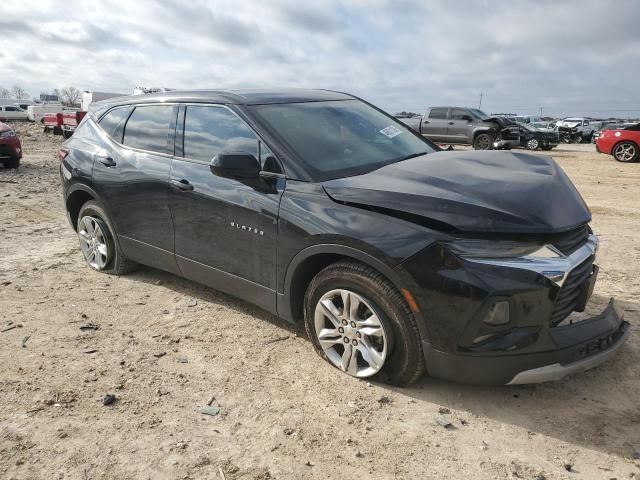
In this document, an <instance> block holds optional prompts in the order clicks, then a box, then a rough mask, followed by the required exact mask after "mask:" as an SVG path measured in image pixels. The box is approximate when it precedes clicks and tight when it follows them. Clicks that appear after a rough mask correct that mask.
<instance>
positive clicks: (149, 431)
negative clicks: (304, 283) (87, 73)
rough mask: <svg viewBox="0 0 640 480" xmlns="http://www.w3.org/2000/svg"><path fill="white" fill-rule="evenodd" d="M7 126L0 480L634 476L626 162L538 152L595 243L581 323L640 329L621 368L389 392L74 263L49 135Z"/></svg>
mask: <svg viewBox="0 0 640 480" xmlns="http://www.w3.org/2000/svg"><path fill="white" fill-rule="evenodd" d="M17 128H18V131H19V134H20V136H21V138H22V141H23V147H24V152H25V156H24V159H23V161H22V166H21V167H20V169H19V170H18V171H17V172H16V171H7V170H3V169H0V238H1V241H0V330H2V332H0V362H1V364H2V370H1V371H0V477H1V478H7V479H56V478H70V479H81V480H88V479H118V480H124V479H147V478H148V479H154V480H155V479H214V478H218V479H220V478H226V479H227V480H229V479H270V478H280V479H300V478H316V479H327V478H335V479H346V478H359V479H366V478H376V479H396V478H403V479H415V478H438V479H440V478H460V479H462V478H464V479H475V478H495V479H502V478H525V479H543V478H546V479H578V478H579V479H585V478H586V479H591V478H593V479H611V478H617V479H628V478H637V479H640V460H639V459H634V456H635V457H640V401H639V399H640V378H639V377H640V376H639V374H640V339H639V338H640V337H639V336H638V333H637V330H638V328H639V327H640V313H639V312H640V300H639V299H640V213H639V212H638V201H639V199H640V164H631V165H623V164H619V163H617V162H615V161H614V160H613V159H611V158H610V157H608V156H605V155H598V154H597V153H595V152H594V148H593V146H592V145H567V146H561V147H559V148H558V149H557V150H554V151H553V152H552V154H553V157H554V158H555V159H556V160H557V161H558V162H559V163H560V165H561V166H562V167H563V168H564V169H565V170H566V171H567V173H568V174H569V176H570V177H571V178H572V179H573V181H574V182H575V183H576V185H577V186H578V189H579V190H580V191H581V193H582V194H583V196H584V197H585V199H586V200H587V202H588V203H589V205H590V206H591V209H592V212H593V217H594V220H593V227H594V229H595V230H596V231H597V232H598V233H599V234H600V238H601V250H600V256H599V264H600V267H601V271H600V276H599V282H598V284H597V286H596V291H595V293H594V297H593V302H592V305H591V308H592V310H596V309H598V308H600V309H601V308H603V306H604V305H605V304H606V302H607V301H608V298H609V297H611V296H614V297H616V298H617V299H619V300H620V302H621V305H622V306H623V307H624V309H625V310H626V318H627V320H629V321H630V322H631V324H632V326H633V327H634V330H636V331H635V332H634V334H633V335H632V336H631V338H630V340H629V342H628V343H627V345H626V346H625V347H624V349H623V351H622V352H621V354H620V355H619V356H618V357H616V358H615V359H613V360H612V361H610V362H609V363H607V364H605V365H603V366H601V367H599V368H596V369H594V370H592V371H590V372H587V373H585V374H580V375H576V376H574V377H571V378H568V379H565V380H563V381H560V382H556V383H550V384H543V385H534V386H519V387H499V388H493V387H492V388H483V387H471V386H464V385H458V384H454V383H449V382H445V381H441V380H437V379H433V378H429V377H425V378H424V379H423V380H421V381H420V382H419V383H418V384H417V385H415V386H414V387H412V388H406V389H397V388H391V387H388V386H385V385H381V384H368V383H367V382H362V381H358V380H355V379H352V378H349V377H347V376H346V375H341V374H339V373H338V372H337V371H335V370H334V369H333V368H332V367H330V366H329V365H327V364H325V363H323V362H322V361H321V360H320V359H319V358H318V357H317V356H316V354H315V353H314V352H313V350H312V348H311V346H310V345H309V343H308V341H307V340H306V338H304V334H303V332H302V330H296V329H295V328H292V327H291V326H289V325H287V324H284V323H283V322H281V321H279V320H278V319H276V318H275V317H273V316H271V315H269V314H267V313H265V312H264V311H262V310H260V309H258V308H256V307H253V306H251V305H249V304H247V303H244V302H241V301H239V300H236V299H234V298H232V297H229V296H227V295H223V294H221V293H218V292H216V291H214V290H211V289H208V288H205V287H202V286H200V285H197V284H194V283H191V282H189V281H186V280H183V279H181V278H178V277H176V276H173V275H170V274H167V273H164V272H160V271H157V270H153V269H150V268H141V269H140V270H138V271H137V272H135V273H133V274H130V275H127V276H124V277H111V276H106V275H103V274H99V273H96V272H93V271H91V270H90V269H89V268H87V267H85V266H84V264H83V261H82V260H81V257H80V253H79V248H78V242H77V240H76V238H75V236H74V234H73V232H72V230H71V228H70V227H69V226H68V224H67V221H66V218H65V214H64V210H63V207H62V202H61V197H60V188H59V179H58V160H57V159H56V149H57V148H58V146H59V145H60V140H59V139H57V138H51V137H44V136H42V135H41V133H40V131H39V129H38V127H36V126H32V125H27V124H17ZM558 207H559V208H561V207H562V206H561V205H560V206H558ZM11 327H15V328H11ZM107 394H110V395H114V396H115V401H114V402H113V403H111V404H110V405H104V404H103V400H104V397H105V396H106V395H107ZM208 406H211V407H219V410H218V409H217V408H213V409H210V410H207V411H208V413H211V414H214V415H206V414H203V413H202V412H203V411H205V410H203V408H205V407H208ZM216 412H217V414H216ZM447 423H450V426H449V427H447V428H445V427H443V426H442V424H447Z"/></svg>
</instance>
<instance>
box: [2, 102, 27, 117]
mask: <svg viewBox="0 0 640 480" xmlns="http://www.w3.org/2000/svg"><path fill="white" fill-rule="evenodd" d="M27 118H28V114H27V111H26V110H23V109H21V108H20V107H18V106H17V105H0V119H4V120H27Z"/></svg>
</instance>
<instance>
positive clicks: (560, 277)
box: [464, 234, 599, 287]
mask: <svg viewBox="0 0 640 480" xmlns="http://www.w3.org/2000/svg"><path fill="white" fill-rule="evenodd" d="M598 244H599V240H598V237H597V236H595V235H594V234H590V235H589V237H588V238H587V241H586V242H585V243H584V244H583V245H582V246H581V247H580V248H578V249H577V250H575V251H574V252H573V253H572V254H570V255H563V254H562V253H561V252H559V251H558V250H557V249H556V248H555V247H553V245H545V246H546V247H547V248H549V249H551V250H553V251H555V252H556V253H558V256H557V257H550V258H546V257H545V258H543V257H534V256H530V255H526V256H522V257H515V258H479V257H464V259H465V260H467V261H469V262H473V263H480V264H484V265H495V266H499V267H508V268H519V269H521V270H530V271H532V272H536V273H539V274H540V275H543V276H544V277H546V278H548V279H549V280H551V281H552V282H553V283H555V284H556V285H558V286H559V287H562V285H564V282H565V281H566V280H567V277H568V276H569V274H570V273H571V271H572V270H573V269H574V268H576V267H577V266H578V265H580V264H582V263H583V262H584V261H585V260H587V259H588V258H589V257H591V256H593V255H595V254H596V253H597V251H598Z"/></svg>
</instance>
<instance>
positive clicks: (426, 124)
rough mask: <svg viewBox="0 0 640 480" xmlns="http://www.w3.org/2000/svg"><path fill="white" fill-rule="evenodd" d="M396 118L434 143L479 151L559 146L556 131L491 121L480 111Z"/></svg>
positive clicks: (431, 111)
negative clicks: (467, 146) (464, 146)
mask: <svg viewBox="0 0 640 480" xmlns="http://www.w3.org/2000/svg"><path fill="white" fill-rule="evenodd" d="M397 118H398V119H399V120H400V121H402V122H403V123H405V124H406V125H408V126H410V127H411V128H413V129H414V130H416V131H417V132H419V133H420V134H422V135H424V136H425V137H427V138H428V139H429V140H431V141H433V142H437V143H444V144H466V145H473V148H475V149H476V150H490V149H493V148H497V149H509V148H515V147H524V148H528V149H530V150H537V149H539V148H541V149H543V150H551V149H552V148H554V147H555V146H557V145H558V142H559V137H558V134H557V132H555V131H554V130H551V129H539V128H535V127H534V126H532V125H531V124H527V123H518V122H516V121H515V119H516V118H517V117H504V116H493V117H491V116H489V115H487V114H486V113H484V112H483V111H482V110H479V109H477V108H464V107H450V106H447V107H430V108H428V109H427V111H426V112H425V114H424V115H423V116H422V117H415V116H408V115H403V116H401V117H397Z"/></svg>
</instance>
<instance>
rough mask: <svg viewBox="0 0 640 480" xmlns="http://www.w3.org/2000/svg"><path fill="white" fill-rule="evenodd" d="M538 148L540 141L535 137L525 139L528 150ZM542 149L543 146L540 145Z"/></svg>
mask: <svg viewBox="0 0 640 480" xmlns="http://www.w3.org/2000/svg"><path fill="white" fill-rule="evenodd" d="M538 148H540V142H539V141H538V139H537V138H532V139H530V140H529V141H527V149H529V150H538ZM542 148H543V149H544V147H542Z"/></svg>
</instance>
